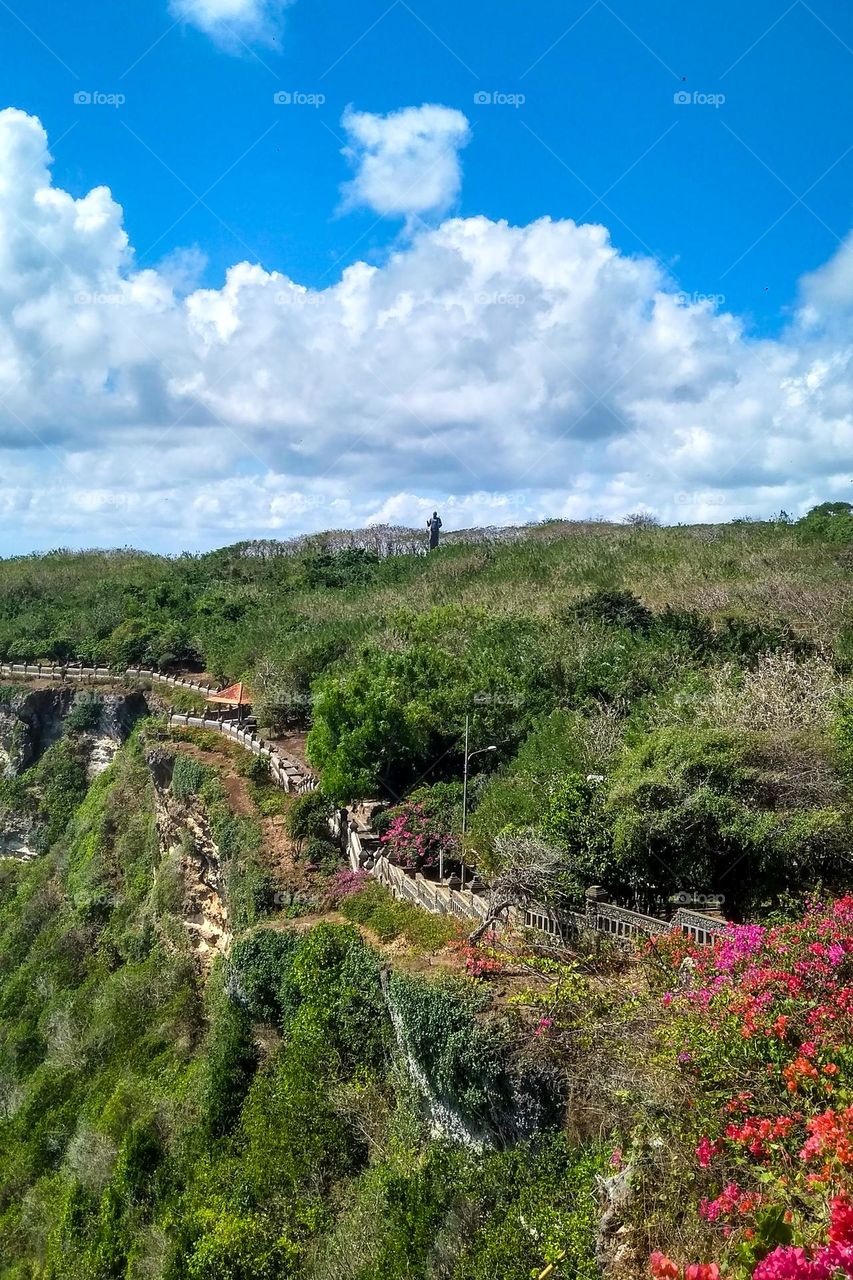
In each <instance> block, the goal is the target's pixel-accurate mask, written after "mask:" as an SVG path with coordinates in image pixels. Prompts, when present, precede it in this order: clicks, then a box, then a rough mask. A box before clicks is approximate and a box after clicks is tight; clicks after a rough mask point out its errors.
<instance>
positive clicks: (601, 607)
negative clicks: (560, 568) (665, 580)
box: [569, 591, 653, 631]
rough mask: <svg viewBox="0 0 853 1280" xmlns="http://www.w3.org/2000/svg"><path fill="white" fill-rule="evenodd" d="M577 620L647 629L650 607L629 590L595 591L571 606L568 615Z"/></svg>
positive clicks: (630, 628) (632, 628)
mask: <svg viewBox="0 0 853 1280" xmlns="http://www.w3.org/2000/svg"><path fill="white" fill-rule="evenodd" d="M569 616H570V617H571V618H573V619H576V620H577V621H578V622H604V623H606V624H607V625H608V626H613V627H624V628H625V629H626V630H627V631H648V630H649V628H650V627H651V625H652V619H653V614H652V611H651V609H647V608H646V606H645V605H644V604H643V603H642V602H641V601H640V600H638V599H637V597H636V596H635V595H633V594H632V592H630V591H595V592H593V594H592V595H590V596H587V597H586V599H584V600H580V601H579V602H578V603H577V604H576V605H574V606H573V607H572V610H571V612H570V615H569Z"/></svg>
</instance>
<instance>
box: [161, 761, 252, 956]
mask: <svg viewBox="0 0 853 1280" xmlns="http://www.w3.org/2000/svg"><path fill="white" fill-rule="evenodd" d="M172 765H173V756H172V755H171V754H170V753H169V752H166V751H163V750H160V749H155V750H153V751H150V752H149V754H148V766H149V768H150V770H151V776H152V778H153V779H154V790H155V796H156V819H157V831H158V833H159V836H160V852H161V855H162V857H163V858H164V859H170V860H172V861H173V862H174V864H175V865H176V868H177V871H178V876H179V879H180V883H181V894H182V901H181V908H180V910H181V918H182V920H183V923H184V928H185V929H186V931H187V934H188V935H189V939H190V943H191V945H192V947H193V950H194V951H195V954H196V958H197V959H198V961H199V963H200V964H201V965H202V967H204V968H208V967H209V966H210V965H211V964H212V963H213V960H214V959H215V958H216V956H217V955H227V954H228V952H229V951H230V949H231V932H230V929H229V927H228V908H227V906H226V904H225V889H224V884H223V874H222V867H221V862H220V856H219V849H218V847H217V845H216V842H215V841H214V839H213V836H212V834H211V831H210V826H209V824H208V822H207V818H206V817H205V815H204V813H203V811H202V809H201V806H200V805H198V804H197V803H194V802H192V801H184V800H176V799H175V797H174V796H173V795H172V793H171V791H170V790H169V789H168V788H169V786H170V784H171V780H172Z"/></svg>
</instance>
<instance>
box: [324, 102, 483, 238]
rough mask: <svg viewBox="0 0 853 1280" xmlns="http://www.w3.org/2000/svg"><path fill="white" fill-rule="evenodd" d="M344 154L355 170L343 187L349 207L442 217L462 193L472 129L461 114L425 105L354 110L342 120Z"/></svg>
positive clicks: (390, 214)
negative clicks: (463, 156) (386, 111)
mask: <svg viewBox="0 0 853 1280" xmlns="http://www.w3.org/2000/svg"><path fill="white" fill-rule="evenodd" d="M342 123H343V126H344V128H345V129H346V132H347V138H348V145H347V146H346V147H345V148H344V153H343V154H344V155H345V156H346V157H347V159H348V160H349V162H350V164H351V165H352V166H353V167H354V169H355V176H354V177H353V179H352V181H351V182H348V183H346V184H345V186H344V187H343V188H342V190H343V195H344V202H345V205H346V206H348V207H357V206H365V207H367V208H369V209H372V210H373V211H374V212H375V213H378V214H380V215H381V216H382V217H396V216H400V215H403V216H407V215H413V214H414V215H419V216H420V215H423V214H428V213H442V212H444V211H445V210H446V209H448V208H449V207H450V206H451V205H452V204H453V202H454V200H455V199H456V197H457V196H458V194H459V188H460V186H461V182H462V167H461V163H460V159H459V152H460V151H461V150H462V148H463V147H465V146H467V144H468V142H469V140H470V137H471V130H470V128H469V125H468V121H467V119H466V118H465V116H464V115H463V114H462V112H461V111H455V110H453V109H452V108H451V107H441V106H435V105H432V104H425V105H424V106H422V107H406V108H404V109H403V110H402V111H394V112H392V113H391V114H390V115H386V116H382V115H372V114H371V113H370V112H369V111H353V109H352V108H351V107H350V108H348V109H347V110H346V112H345V113H344V117H343V121H342Z"/></svg>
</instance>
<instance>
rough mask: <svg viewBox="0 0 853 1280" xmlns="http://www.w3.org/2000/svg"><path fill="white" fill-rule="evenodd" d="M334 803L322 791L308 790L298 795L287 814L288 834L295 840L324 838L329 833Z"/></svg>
mask: <svg viewBox="0 0 853 1280" xmlns="http://www.w3.org/2000/svg"><path fill="white" fill-rule="evenodd" d="M331 816H332V805H331V803H330V801H329V800H328V799H327V798H326V796H325V795H323V793H322V792H321V791H306V792H305V794H304V795H300V796H297V797H296V798H295V800H294V801H293V803H292V804H291V806H290V809H289V811H288V814H287V823H286V829H287V834H288V835H289V836H290V837H291V839H293V840H308V839H309V838H310V837H312V836H314V837H318V838H322V837H325V836H328V834H329V819H330V818H331Z"/></svg>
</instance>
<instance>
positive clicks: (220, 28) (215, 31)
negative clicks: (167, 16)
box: [171, 0, 290, 47]
mask: <svg viewBox="0 0 853 1280" xmlns="http://www.w3.org/2000/svg"><path fill="white" fill-rule="evenodd" d="M289 3H290V0H172V4H171V8H172V12H173V13H174V15H175V17H177V18H180V19H182V20H183V21H184V22H188V23H190V24H191V25H192V26H195V27H198V28H199V30H200V31H203V32H204V33H205V34H206V35H209V36H212V37H213V39H214V40H216V41H217V42H219V43H220V44H224V45H226V46H229V47H235V46H236V47H239V45H240V42H241V41H244V40H260V41H268V40H270V39H271V37H272V36H274V35H276V34H277V33H278V31H279V30H280V29H281V16H282V13H283V12H284V9H285V8H286V7H287V5H288V4H289Z"/></svg>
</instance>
